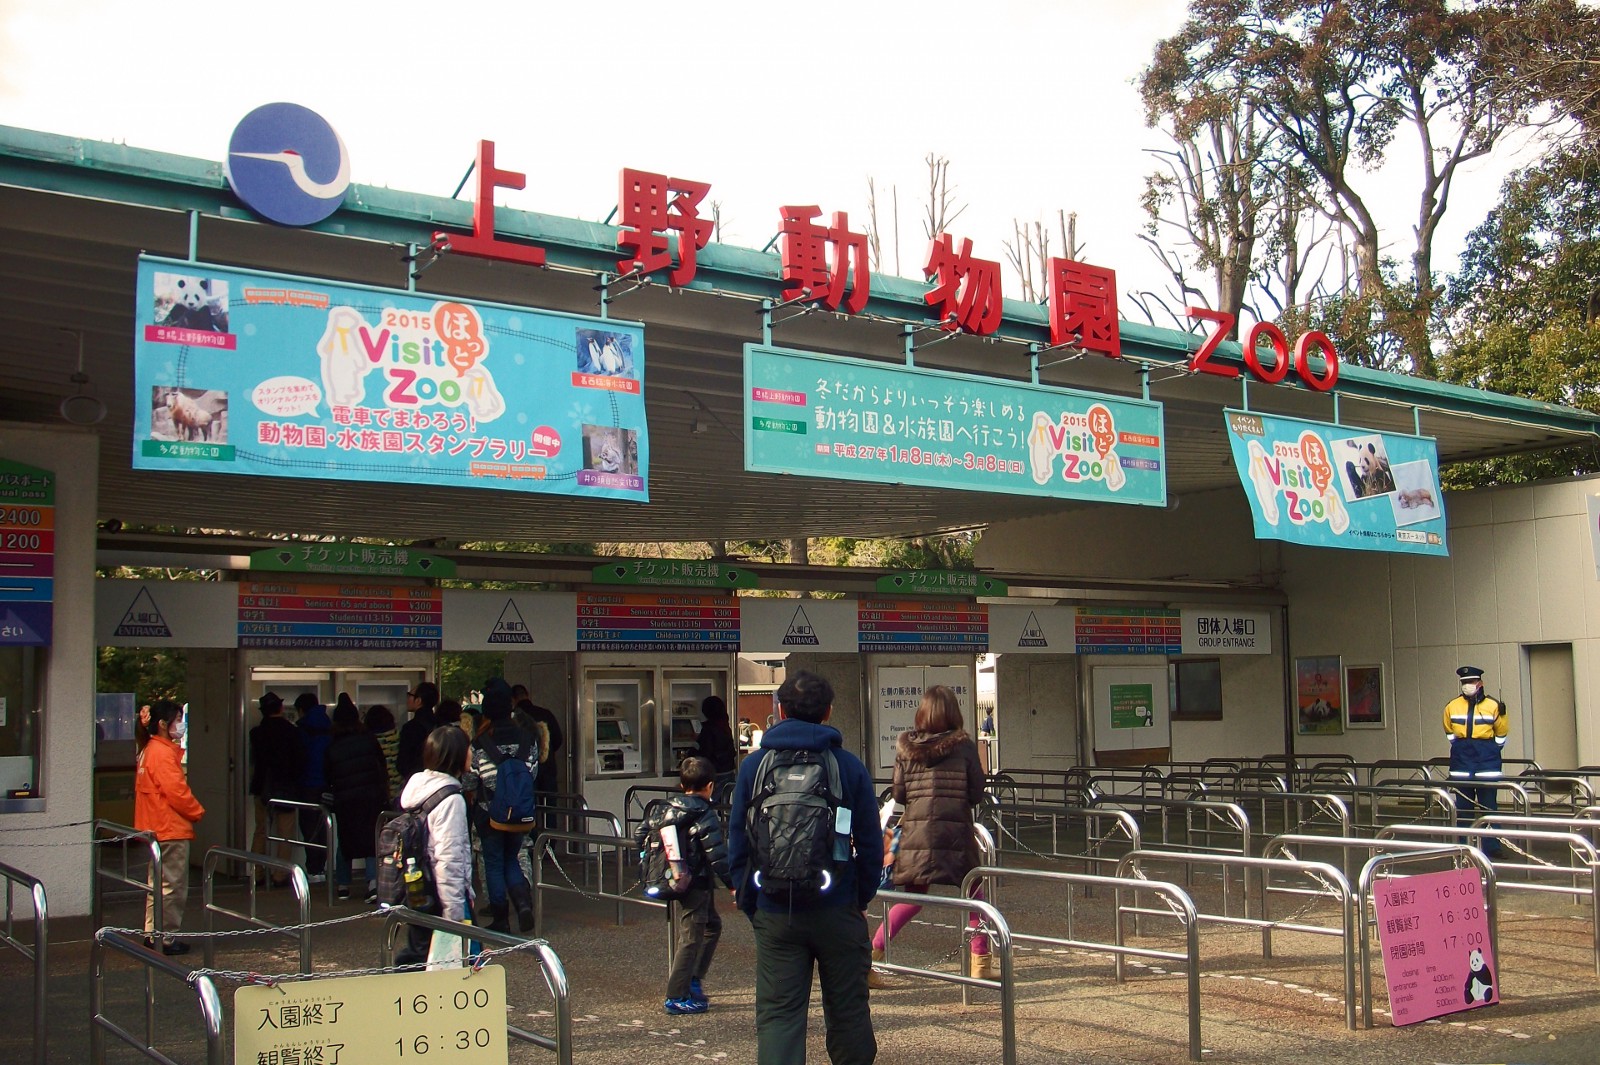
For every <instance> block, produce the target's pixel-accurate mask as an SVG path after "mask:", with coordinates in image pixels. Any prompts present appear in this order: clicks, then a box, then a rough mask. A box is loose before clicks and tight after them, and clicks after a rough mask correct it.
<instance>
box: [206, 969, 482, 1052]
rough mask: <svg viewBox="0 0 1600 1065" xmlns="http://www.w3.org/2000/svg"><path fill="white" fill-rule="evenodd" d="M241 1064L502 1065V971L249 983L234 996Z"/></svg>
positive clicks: (236, 1042) (235, 1032)
mask: <svg viewBox="0 0 1600 1065" xmlns="http://www.w3.org/2000/svg"><path fill="white" fill-rule="evenodd" d="M233 1009H234V1023H233V1060H234V1061H236V1062H239V1063H240V1065H245V1063H250V1065H255V1063H256V1062H273V1063H275V1065H290V1063H298V1065H313V1063H315V1065H379V1063H387V1062H410V1061H422V1062H428V1063H429V1065H505V1063H506V1059H507V1050H506V971H505V969H504V968H503V967H501V966H499V965H485V966H484V967H483V968H482V969H472V968H470V967H469V968H464V969H440V970H435V971H433V972H418V973H384V974H382V975H377V976H348V977H330V978H328V979H326V980H299V981H296V980H288V981H284V982H282V983H276V984H273V985H272V986H270V987H265V986H260V985H256V984H245V985H243V986H241V987H240V988H239V990H238V991H236V992H234V996H233Z"/></svg>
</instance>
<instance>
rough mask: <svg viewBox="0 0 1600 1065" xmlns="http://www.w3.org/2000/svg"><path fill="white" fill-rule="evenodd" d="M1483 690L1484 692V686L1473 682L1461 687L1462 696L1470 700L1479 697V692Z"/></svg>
mask: <svg viewBox="0 0 1600 1065" xmlns="http://www.w3.org/2000/svg"><path fill="white" fill-rule="evenodd" d="M1482 690H1483V685H1481V684H1476V683H1473V682H1472V681H1468V682H1466V683H1465V684H1463V685H1461V694H1462V695H1465V696H1466V697H1467V698H1469V699H1470V698H1472V697H1473V696H1474V695H1477V694H1478V692H1480V691H1482Z"/></svg>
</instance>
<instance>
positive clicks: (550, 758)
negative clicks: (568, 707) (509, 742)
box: [511, 684, 565, 805]
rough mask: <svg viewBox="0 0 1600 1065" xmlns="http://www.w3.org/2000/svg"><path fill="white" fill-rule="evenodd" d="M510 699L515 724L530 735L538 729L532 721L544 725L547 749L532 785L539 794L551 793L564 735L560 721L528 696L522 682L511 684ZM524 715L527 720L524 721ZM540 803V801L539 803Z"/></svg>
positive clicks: (548, 709)
mask: <svg viewBox="0 0 1600 1065" xmlns="http://www.w3.org/2000/svg"><path fill="white" fill-rule="evenodd" d="M511 701H512V703H513V704H514V705H515V706H516V708H517V709H516V710H515V711H514V713H513V716H515V717H516V718H517V724H519V725H521V726H522V727H523V729H525V730H526V731H527V732H528V733H529V734H530V735H532V734H536V733H537V732H538V731H539V730H538V729H536V728H534V727H533V725H534V723H537V724H540V725H543V726H544V730H545V734H546V735H547V736H548V737H549V750H548V753H547V754H546V755H545V756H544V759H543V761H541V762H540V763H539V777H538V779H537V780H535V781H534V782H533V786H534V788H535V789H536V790H538V791H539V792H540V793H541V794H544V795H551V794H554V793H555V790H556V784H557V780H556V755H557V754H558V753H559V752H560V751H561V747H562V744H563V743H564V742H565V737H564V736H562V734H561V722H560V721H557V720H556V715H555V711H553V710H551V709H550V708H549V707H546V706H540V705H539V704H538V703H536V702H534V701H532V700H531V699H530V698H529V697H528V688H527V686H526V685H524V684H513V685H512V686H511ZM524 715H525V716H526V717H527V718H528V720H526V721H524V720H523V717H524ZM541 805H542V803H541Z"/></svg>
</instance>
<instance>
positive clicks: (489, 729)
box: [467, 677, 540, 932]
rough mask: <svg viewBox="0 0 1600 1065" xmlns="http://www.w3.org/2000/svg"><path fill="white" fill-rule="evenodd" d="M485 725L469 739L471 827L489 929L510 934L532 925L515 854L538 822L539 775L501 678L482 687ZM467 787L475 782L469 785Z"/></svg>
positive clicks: (534, 745)
mask: <svg viewBox="0 0 1600 1065" xmlns="http://www.w3.org/2000/svg"><path fill="white" fill-rule="evenodd" d="M483 716H484V719H485V721H484V727H483V731H481V732H480V733H479V734H478V736H477V738H476V739H474V740H473V741H472V772H473V774H474V775H475V777H476V784H477V798H476V801H475V802H474V804H473V827H474V828H476V829H477V832H478V840H479V841H480V843H481V844H482V845H483V880H484V885H483V886H484V889H485V890H486V891H487V892H488V893H489V912H490V913H491V914H492V915H493V916H492V918H491V920H490V923H489V927H490V928H492V929H494V930H495V931H496V932H509V931H511V923H510V919H509V915H510V911H511V908H512V907H513V906H515V907H516V911H517V925H518V927H519V928H520V929H521V930H522V931H524V932H526V931H528V930H529V929H530V928H532V927H533V890H532V889H531V888H530V887H529V886H528V881H527V879H526V878H525V877H524V876H523V875H522V868H521V866H519V865H518V864H517V852H518V851H519V850H521V849H522V846H523V844H524V843H525V842H526V841H527V837H528V833H529V832H530V831H532V830H533V828H534V826H535V822H536V817H537V814H536V808H535V798H534V780H535V778H536V777H537V775H538V772H539V755H540V750H539V741H538V740H537V739H535V738H534V737H532V736H530V735H528V734H527V733H526V732H524V731H523V730H522V728H521V727H519V726H518V725H517V723H516V721H514V720H513V719H512V717H511V686H510V685H508V684H507V683H506V682H505V681H504V680H502V679H500V678H499V677H495V678H492V679H491V680H490V681H489V682H488V683H487V684H485V685H484V688H483ZM467 784H468V786H469V787H470V786H471V785H472V784H473V779H472V778H469V779H468V781H467Z"/></svg>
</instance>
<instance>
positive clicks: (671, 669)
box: [577, 652, 735, 817]
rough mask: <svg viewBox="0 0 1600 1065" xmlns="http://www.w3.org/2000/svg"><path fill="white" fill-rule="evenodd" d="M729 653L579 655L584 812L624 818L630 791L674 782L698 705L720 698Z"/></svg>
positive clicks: (689, 746) (692, 735) (729, 671)
mask: <svg viewBox="0 0 1600 1065" xmlns="http://www.w3.org/2000/svg"><path fill="white" fill-rule="evenodd" d="M734 676H735V673H734V656H733V655H731V654H707V655H698V654H693V653H677V654H670V653H668V654H657V655H651V656H648V657H646V656H643V655H632V654H620V653H619V654H606V655H601V654H598V653H595V654H586V653H581V652H580V653H579V654H578V656H577V678H578V696H579V703H578V705H579V730H580V734H581V736H582V738H583V748H582V750H583V765H582V774H583V795H584V798H585V799H586V800H587V801H588V804H589V808H590V809H591V810H609V811H611V812H612V813H615V814H616V815H617V816H618V817H623V816H624V806H625V799H626V796H627V792H628V789H629V788H632V787H635V786H638V785H645V786H648V787H653V788H660V787H671V786H674V785H675V784H676V782H677V779H678V763H679V762H681V761H682V760H683V758H684V757H685V756H686V755H688V754H692V753H694V751H695V749H696V747H697V745H698V743H699V737H700V724H701V721H702V718H701V712H700V706H701V704H702V703H703V702H704V701H705V699H706V697H707V696H710V695H716V696H719V697H721V698H722V699H724V700H726V699H727V698H728V693H729V691H731V690H732V683H731V682H732V678H733V677H734Z"/></svg>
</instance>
